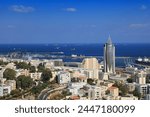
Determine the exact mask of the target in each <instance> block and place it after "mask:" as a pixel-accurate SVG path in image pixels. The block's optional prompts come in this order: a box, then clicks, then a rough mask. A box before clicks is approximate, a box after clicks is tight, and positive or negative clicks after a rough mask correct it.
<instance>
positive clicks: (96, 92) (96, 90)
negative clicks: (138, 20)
mask: <svg viewBox="0 0 150 117" xmlns="http://www.w3.org/2000/svg"><path fill="white" fill-rule="evenodd" d="M101 98H102V96H101V88H100V87H97V86H91V87H90V89H89V90H88V99H90V100H97V99H101Z"/></svg>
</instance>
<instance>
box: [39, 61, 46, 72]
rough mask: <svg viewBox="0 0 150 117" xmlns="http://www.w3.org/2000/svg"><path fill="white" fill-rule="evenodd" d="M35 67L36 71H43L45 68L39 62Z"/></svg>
mask: <svg viewBox="0 0 150 117" xmlns="http://www.w3.org/2000/svg"><path fill="white" fill-rule="evenodd" d="M37 68H38V72H43V71H44V70H45V66H44V64H43V63H40V64H39V65H38V67H37Z"/></svg>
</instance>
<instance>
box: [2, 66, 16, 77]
mask: <svg viewBox="0 0 150 117" xmlns="http://www.w3.org/2000/svg"><path fill="white" fill-rule="evenodd" d="M3 77H4V78H7V80H14V79H15V78H16V71H15V70H13V69H10V68H7V69H6V70H5V71H4V73H3Z"/></svg>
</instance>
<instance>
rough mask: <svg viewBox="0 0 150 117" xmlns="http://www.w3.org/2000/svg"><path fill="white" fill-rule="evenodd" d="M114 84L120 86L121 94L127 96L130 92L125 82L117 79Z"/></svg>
mask: <svg viewBox="0 0 150 117" xmlns="http://www.w3.org/2000/svg"><path fill="white" fill-rule="evenodd" d="M113 86H115V87H118V89H119V91H120V96H126V95H127V93H128V92H129V89H128V88H127V87H126V86H125V85H124V84H122V83H120V82H117V81H116V82H115V84H114V85H113Z"/></svg>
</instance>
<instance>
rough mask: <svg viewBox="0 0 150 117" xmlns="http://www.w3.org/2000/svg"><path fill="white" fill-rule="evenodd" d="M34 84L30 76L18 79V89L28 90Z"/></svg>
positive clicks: (21, 76)
mask: <svg viewBox="0 0 150 117" xmlns="http://www.w3.org/2000/svg"><path fill="white" fill-rule="evenodd" d="M32 84H33V80H32V79H31V77H29V76H24V75H20V76H18V77H17V88H21V89H28V88H30V87H31V86H32Z"/></svg>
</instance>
